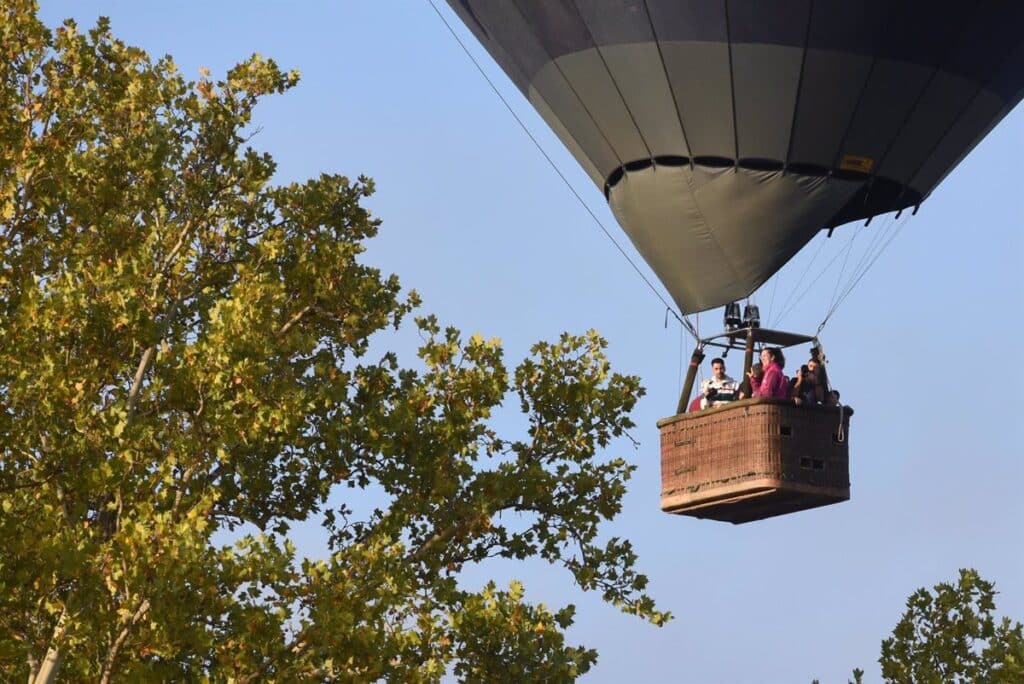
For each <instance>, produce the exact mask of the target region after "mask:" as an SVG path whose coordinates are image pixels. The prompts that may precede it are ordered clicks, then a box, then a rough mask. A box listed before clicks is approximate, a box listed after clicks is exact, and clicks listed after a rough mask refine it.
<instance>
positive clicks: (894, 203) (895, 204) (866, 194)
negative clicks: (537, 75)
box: [604, 155, 924, 228]
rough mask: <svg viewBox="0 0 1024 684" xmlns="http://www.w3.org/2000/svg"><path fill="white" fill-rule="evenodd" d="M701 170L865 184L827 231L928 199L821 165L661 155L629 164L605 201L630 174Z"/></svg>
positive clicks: (611, 181) (609, 184)
mask: <svg viewBox="0 0 1024 684" xmlns="http://www.w3.org/2000/svg"><path fill="white" fill-rule="evenodd" d="M659 166H663V167H684V166H700V167H703V168H709V169H726V168H736V169H745V170H749V171H762V172H765V171H767V172H772V173H781V174H793V175H796V176H805V177H813V178H828V179H835V180H839V181H847V182H854V183H860V184H862V187H861V188H860V190H858V191H857V193H856V195H854V197H853V198H852V199H851V200H850V201H849V203H847V205H846V206H845V207H843V209H842V210H841V211H840V212H839V213H838V214H836V216H834V217H832V219H831V220H829V221H828V222H827V223H826V224H825V225H824V226H822V227H823V228H834V227H835V226H839V225H842V224H844V223H849V222H851V221H857V220H860V219H868V218H871V217H872V216H877V215H879V214H885V213H888V212H890V211H901V210H903V209H907V208H909V207H916V206H917V205H919V204H921V202H922V201H924V196H923V195H922V194H921V193H920V192H918V191H917V190H914V189H913V188H911V187H909V186H907V185H904V184H903V183H900V182H898V181H895V180H892V179H890V178H885V177H884V176H878V175H872V174H871V173H869V172H868V171H862V170H856V169H842V168H835V167H828V166H824V165H821V164H808V163H801V162H792V163H789V164H786V163H785V162H782V161H779V160H778V159H761V158H754V157H746V158H740V159H730V158H729V157H717V156H702V155H698V156H694V157H685V156H680V155H659V156H655V157H652V158H645V159H637V160H635V161H630V162H626V163H625V164H623V165H622V166H620V167H618V168H617V169H615V170H614V171H612V172H611V173H610V174H609V175H608V179H607V180H606V181H605V184H604V196H605V199H610V196H611V191H612V189H613V188H614V187H615V186H616V185H618V183H619V182H620V181H622V179H623V178H625V177H626V173H627V172H634V173H635V172H638V171H644V170H647V169H654V170H657V167H659Z"/></svg>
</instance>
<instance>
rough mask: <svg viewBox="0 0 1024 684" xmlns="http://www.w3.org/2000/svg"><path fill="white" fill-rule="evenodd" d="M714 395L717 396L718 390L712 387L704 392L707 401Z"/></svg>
mask: <svg viewBox="0 0 1024 684" xmlns="http://www.w3.org/2000/svg"><path fill="white" fill-rule="evenodd" d="M716 394H718V390H717V389H715V388H714V387H708V388H707V389H706V390H705V391H704V396H705V397H707V398H708V399H710V398H711V397H713V396H715V395H716Z"/></svg>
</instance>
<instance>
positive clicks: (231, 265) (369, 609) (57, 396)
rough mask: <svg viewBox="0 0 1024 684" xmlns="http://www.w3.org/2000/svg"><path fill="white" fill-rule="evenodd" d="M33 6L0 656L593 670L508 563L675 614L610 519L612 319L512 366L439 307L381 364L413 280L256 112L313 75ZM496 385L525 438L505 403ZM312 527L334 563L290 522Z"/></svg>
mask: <svg viewBox="0 0 1024 684" xmlns="http://www.w3.org/2000/svg"><path fill="white" fill-rule="evenodd" d="M36 10H37V8H36V5H35V2H34V1H32V0H0V36H2V39H0V51H2V53H3V54H2V55H0V439H2V442H0V445H2V449H3V452H2V457H0V507H2V515H0V671H2V672H3V673H4V677H3V678H4V679H8V678H14V677H19V678H25V677H26V676H27V677H28V678H29V679H30V681H38V682H44V681H52V680H53V678H54V676H55V673H56V672H57V671H58V668H59V671H60V674H61V676H62V677H63V678H66V679H68V680H73V681H77V680H88V681H97V680H98V681H102V682H108V681H111V680H113V679H118V680H122V679H124V680H131V681H135V680H147V681H156V680H188V681H193V680H195V681H198V680H208V681H228V680H233V681H240V682H241V681H296V680H305V679H308V680H317V681H322V680H332V679H345V680H357V681H365V680H375V679H380V678H387V679H401V680H412V679H414V680H421V679H425V680H437V679H439V678H440V677H441V676H442V675H443V674H444V673H446V672H450V673H454V674H455V675H457V676H458V677H460V678H462V679H465V680H469V681H483V680H487V681H502V680H504V681H509V680H522V679H523V678H530V679H544V680H554V681H558V680H568V679H573V678H575V677H576V676H578V675H579V674H581V673H583V672H586V671H587V670H588V669H589V668H590V667H591V666H592V665H593V663H594V662H595V660H596V654H595V653H594V651H592V650H589V649H586V648H583V647H573V646H569V645H567V644H566V642H565V637H564V630H565V629H566V628H567V627H568V626H569V625H570V624H571V623H572V619H573V609H572V607H571V606H568V607H565V608H561V609H558V610H551V609H548V608H546V607H545V606H543V605H533V604H530V603H528V602H527V601H526V600H525V593H524V589H523V587H522V586H521V585H519V584H517V583H513V584H512V585H511V586H510V587H508V588H507V589H502V590H499V589H498V588H497V587H495V586H494V584H493V583H491V584H488V585H487V586H485V587H484V588H483V589H482V590H480V591H473V590H470V589H467V588H465V587H464V586H462V585H461V584H460V582H459V575H460V572H461V570H462V569H463V568H464V567H465V566H466V565H467V564H474V563H479V562H481V561H483V560H485V559H487V558H490V557H496V556H497V557H504V558H511V559H527V558H541V559H544V560H547V561H549V562H550V563H552V564H553V565H556V566H561V567H563V568H565V569H566V570H567V571H568V578H569V579H571V580H572V581H574V582H575V583H576V584H578V585H579V586H580V587H581V588H582V589H584V590H596V591H598V592H600V594H601V595H602V596H603V597H604V599H605V600H606V601H608V602H610V603H613V604H615V605H617V606H620V607H621V608H622V609H623V610H625V611H628V612H631V613H635V614H637V615H639V616H641V617H642V618H644V619H646V620H649V621H651V622H653V623H655V624H660V623H661V622H662V621H663V620H665V619H666V617H667V615H666V614H665V613H661V612H659V611H658V610H656V608H655V606H654V605H653V603H652V601H651V599H650V598H649V597H648V596H647V595H646V594H645V593H644V587H645V584H646V579H645V577H644V576H643V575H641V574H638V573H637V571H636V570H635V568H634V563H635V560H636V558H635V555H634V553H633V551H632V548H631V546H630V544H629V542H628V541H624V540H621V539H611V540H607V541H599V539H600V534H599V533H600V529H601V523H602V522H603V521H606V520H609V519H611V518H612V517H614V516H615V515H616V514H617V513H618V512H619V511H620V509H621V501H622V496H623V494H624V491H625V482H626V480H627V479H628V477H629V475H630V473H631V471H632V470H633V467H632V466H630V465H628V464H627V463H626V462H625V461H623V460H622V459H618V458H613V459H607V458H601V457H600V451H601V449H602V448H604V447H606V446H608V445H610V444H611V443H612V442H613V440H615V439H616V438H620V437H622V436H624V435H625V434H626V431H627V430H628V429H630V428H631V427H632V425H633V424H632V422H631V421H630V419H629V417H628V413H629V411H630V410H631V409H632V408H633V406H634V404H635V403H636V401H637V399H638V398H639V397H640V396H641V395H642V394H643V390H642V388H641V387H640V385H639V382H638V379H637V378H635V377H629V376H623V375H619V374H617V373H614V372H612V371H611V369H610V366H609V363H608V361H607V359H606V357H605V355H604V353H603V350H604V347H605V343H604V341H603V340H602V339H601V338H600V337H599V336H598V335H597V334H595V333H592V332H591V333H587V334H585V335H583V336H573V335H568V334H566V335H563V336H562V337H561V338H560V339H559V340H558V341H556V342H552V343H540V344H537V345H536V346H535V347H534V348H533V350H532V352H531V354H530V356H529V358H527V359H525V360H523V361H522V362H520V363H518V364H517V365H515V366H514V367H513V368H508V367H507V366H506V365H505V361H504V358H503V353H502V348H501V346H500V344H499V343H498V342H497V341H496V340H494V339H484V338H482V337H480V336H477V335H474V336H472V337H470V338H468V339H466V338H464V337H463V336H462V335H461V334H460V332H459V331H458V330H456V329H454V328H451V327H444V326H442V325H441V324H440V323H439V322H438V321H437V320H436V319H435V318H434V317H432V316H429V315H422V316H420V317H418V318H416V319H415V321H414V323H413V324H414V325H415V326H416V327H417V328H418V329H419V331H420V334H421V335H422V338H423V342H422V345H421V346H420V349H419V357H420V360H419V361H418V362H417V363H416V364H414V366H403V365H400V363H399V359H398V358H397V356H396V355H395V354H394V353H390V352H389V353H384V354H381V355H377V356H376V357H374V356H373V354H372V353H371V344H370V342H371V338H372V337H373V336H374V335H375V334H377V333H382V332H384V331H386V330H388V329H394V328H398V327H399V326H401V325H408V322H407V319H408V317H409V315H410V313H411V312H412V311H413V309H414V308H416V307H417V306H418V304H419V302H418V298H417V297H416V295H415V293H408V294H403V292H402V290H401V288H400V287H399V282H398V279H397V278H396V277H395V276H393V275H385V274H383V273H382V272H381V271H379V270H378V269H376V268H373V267H371V266H368V265H366V264H365V263H363V261H362V260H361V254H362V252H363V250H364V245H365V243H366V241H367V240H369V239H371V238H373V237H374V235H375V234H376V233H377V230H378V228H379V223H378V221H377V220H376V219H374V218H373V217H371V216H370V214H369V213H368V212H367V210H366V209H365V208H364V207H363V205H362V202H363V199H364V198H365V197H366V196H367V195H369V194H370V193H371V192H372V191H373V183H372V182H371V181H370V180H369V179H366V178H362V177H360V178H358V179H356V180H350V179H348V178H346V177H343V176H338V175H327V174H325V175H322V176H320V177H319V178H316V179H312V180H309V181H307V182H304V183H292V184H288V185H273V184H272V183H271V178H272V176H273V174H274V170H275V167H274V162H273V160H272V159H271V157H270V156H268V155H266V154H261V153H258V152H256V151H255V150H254V149H252V148H251V147H250V146H249V141H248V138H247V134H246V130H247V129H248V127H249V126H250V124H251V121H252V112H253V108H254V106H255V105H256V104H257V102H258V101H259V100H260V99H262V98H263V97H264V96H267V95H270V94H274V93H281V92H284V91H286V90H288V89H289V88H291V87H292V86H294V85H295V84H296V83H297V80H298V76H297V75H296V74H295V73H294V72H284V71H282V70H281V69H279V68H278V66H277V65H276V64H275V63H274V62H273V61H271V60H268V59H264V58H262V57H260V56H258V55H254V56H253V57H251V58H249V59H248V60H246V61H244V62H242V63H241V64H239V65H238V66H237V67H235V68H234V69H232V70H231V71H230V72H228V74H227V75H226V76H225V77H224V78H223V79H222V80H218V81H214V80H211V79H210V77H209V75H208V74H205V73H204V74H203V76H202V77H201V78H200V79H199V80H198V81H197V82H187V81H186V80H185V79H184V78H183V77H182V76H181V75H180V74H179V73H178V72H177V70H176V68H175V66H174V64H173V62H172V61H171V59H170V58H168V57H165V58H162V59H158V60H155V61H154V60H152V59H150V58H149V57H148V56H147V55H146V54H145V53H144V52H143V51H141V50H139V49H137V48H133V47H130V46H127V45H125V44H124V43H122V42H121V41H119V40H117V39H116V38H114V37H113V36H112V35H111V32H110V28H109V26H108V22H107V21H106V20H100V22H99V23H98V24H97V26H96V27H95V28H93V29H91V30H89V31H87V32H84V33H83V32H82V31H80V30H79V29H78V28H77V27H76V25H75V24H74V23H72V22H66V23H64V25H63V26H62V27H60V28H58V29H56V30H55V31H50V30H48V29H47V28H46V27H45V26H43V25H42V24H41V23H40V21H39V20H38V19H37V17H36ZM379 337H380V336H379V335H378V338H379ZM375 339H376V338H375ZM374 348H376V346H375V347H374ZM510 395H511V396H513V397H515V398H516V399H517V401H518V405H519V407H520V408H521V410H522V412H523V414H524V415H525V416H526V420H527V423H528V429H527V430H526V432H525V434H522V435H512V436H507V435H499V434H498V433H497V432H496V430H495V428H494V427H493V423H494V421H493V420H492V413H493V412H494V411H495V409H496V408H497V407H499V406H500V405H501V404H502V402H503V401H504V400H505V399H506V397H508V396H510ZM367 488H373V491H375V492H379V493H380V494H379V496H377V497H376V499H375V500H376V501H377V502H378V507H377V508H376V509H375V510H373V511H372V512H371V513H369V514H367V515H364V516H361V517H359V516H356V515H355V514H354V513H353V510H352V508H351V507H350V505H349V504H350V503H351V498H350V497H349V496H348V494H347V493H350V494H355V493H357V492H358V490H363V489H367ZM502 513H504V516H502V517H499V514H502ZM304 520H316V521H321V522H322V524H323V526H324V528H325V535H326V537H327V539H328V544H327V548H326V549H325V553H324V555H323V557H321V558H316V559H310V558H298V557H297V555H296V552H295V549H294V547H293V546H292V544H291V543H290V541H289V540H288V533H289V530H290V529H291V526H292V525H293V524H294V523H296V522H298V521H304ZM231 530H234V533H233V535H225V534H224V533H225V532H228V531H231ZM228 539H233V540H234V541H225V540H228Z"/></svg>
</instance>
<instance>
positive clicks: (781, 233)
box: [608, 165, 861, 312]
mask: <svg viewBox="0 0 1024 684" xmlns="http://www.w3.org/2000/svg"><path fill="white" fill-rule="evenodd" d="M860 185H861V184H860V183H859V182H856V181H844V180H839V179H836V178H832V179H829V178H825V177H810V176H798V175H794V174H783V173H782V172H772V171H755V170H751V169H743V168H740V169H733V168H709V167H703V166H700V165H694V167H693V168H691V167H690V166H687V165H684V166H656V167H649V168H647V169H641V170H638V171H630V172H627V173H626V174H625V176H624V177H623V178H622V180H620V181H619V182H618V183H617V184H615V186H613V187H612V188H611V190H610V191H609V198H608V200H609V204H610V205H611V208H612V212H613V213H614V214H615V218H616V219H617V220H618V221H619V223H620V224H621V225H622V227H623V229H624V230H625V232H626V234H627V235H628V236H629V238H630V240H632V242H633V244H634V245H635V246H636V248H637V251H638V252H640V254H641V255H642V256H643V258H644V260H645V261H646V262H647V263H648V264H649V265H650V267H651V269H652V270H653V271H654V272H655V274H657V276H658V278H659V279H660V280H661V282H662V283H663V284H664V285H665V287H666V289H667V290H668V291H669V293H670V294H671V295H672V298H673V299H674V300H675V302H676V303H677V304H678V305H679V307H680V308H681V309H682V310H683V311H686V312H696V311H703V310H706V309H710V308H714V307H717V306H721V305H723V304H726V303H728V302H731V301H735V300H737V299H741V298H743V297H746V296H747V295H749V294H750V293H751V292H753V291H754V290H755V289H757V287H758V286H760V285H761V284H762V283H764V282H765V281H766V280H767V279H768V278H769V277H771V275H772V274H773V273H775V271H777V270H778V269H779V268H781V267H782V266H783V265H784V264H785V263H786V262H787V261H789V259H790V258H791V257H792V256H793V255H794V254H796V253H797V251H799V250H800V248H801V247H803V246H804V245H805V244H807V242H808V241H809V240H810V239H811V238H812V237H814V235H815V233H816V232H817V231H818V229H819V228H820V226H821V225H822V223H823V222H825V221H827V220H828V218H829V217H831V216H833V215H834V214H835V213H836V212H837V211H839V209H840V208H841V207H842V206H843V205H845V204H846V203H847V202H849V201H850V198H851V197H853V195H854V194H855V193H856V192H857V190H858V189H859V188H860Z"/></svg>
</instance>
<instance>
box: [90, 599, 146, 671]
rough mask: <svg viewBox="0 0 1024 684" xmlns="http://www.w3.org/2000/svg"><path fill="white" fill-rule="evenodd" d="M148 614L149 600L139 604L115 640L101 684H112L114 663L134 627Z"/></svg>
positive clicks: (104, 665)
mask: <svg viewBox="0 0 1024 684" xmlns="http://www.w3.org/2000/svg"><path fill="white" fill-rule="evenodd" d="M147 612H149V599H144V600H143V601H142V603H141V604H139V607H138V609H137V610H136V611H135V613H133V614H132V616H131V617H130V618H128V622H127V624H125V626H124V627H122V628H121V631H120V633H119V634H118V635H117V638H116V639H114V643H113V645H112V646H111V647H110V653H108V654H107V660H106V662H105V663H103V674H102V676H101V677H100V684H110V676H111V674H112V673H113V671H114V663H115V661H116V660H117V656H118V654H120V652H121V648H122V647H123V646H124V642H125V640H127V639H128V635H129V634H130V633H131V630H132V627H134V626H135V624H136V623H137V622H138V621H139V620H141V619H142V618H143V616H144V615H145V614H146V613H147Z"/></svg>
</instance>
